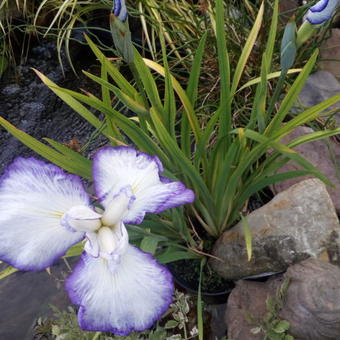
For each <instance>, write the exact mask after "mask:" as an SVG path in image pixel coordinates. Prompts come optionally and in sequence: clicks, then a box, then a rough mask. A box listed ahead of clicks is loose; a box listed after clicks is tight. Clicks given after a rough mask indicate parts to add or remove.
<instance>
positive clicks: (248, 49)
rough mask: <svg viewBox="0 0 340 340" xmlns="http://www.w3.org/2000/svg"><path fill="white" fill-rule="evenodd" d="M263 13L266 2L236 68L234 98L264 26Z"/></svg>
mask: <svg viewBox="0 0 340 340" xmlns="http://www.w3.org/2000/svg"><path fill="white" fill-rule="evenodd" d="M263 13H264V2H262V4H261V6H260V9H259V12H258V14H257V17H256V20H255V22H254V26H253V28H252V29H251V31H250V33H249V36H248V39H247V41H246V43H245V45H244V47H243V49H242V53H241V56H240V58H239V60H238V63H237V66H236V70H235V74H234V77H233V82H232V85H231V93H230V95H231V96H233V95H234V93H235V92H236V89H237V86H238V84H239V82H240V79H241V75H242V73H243V70H244V67H245V66H246V63H247V60H248V58H249V56H250V53H251V51H252V49H253V47H254V45H255V42H256V38H257V36H258V34H259V32H260V29H261V25H262V19H263Z"/></svg>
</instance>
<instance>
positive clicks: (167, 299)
mask: <svg viewBox="0 0 340 340" xmlns="http://www.w3.org/2000/svg"><path fill="white" fill-rule="evenodd" d="M130 246H131V245H130ZM131 247H133V248H134V249H136V250H137V251H138V252H140V253H141V255H142V256H144V257H146V258H147V259H148V261H150V262H152V263H153V265H155V266H157V267H158V268H159V269H160V270H161V272H162V274H163V275H164V277H165V280H166V282H167V287H168V292H169V294H168V295H167V296H164V298H163V304H162V305H161V306H160V309H159V311H158V312H157V313H156V314H155V316H154V317H153V318H152V319H151V320H150V321H149V322H148V323H147V324H146V325H144V327H143V328H138V327H133V326H131V327H125V328H117V327H104V328H102V327H98V326H96V325H94V324H91V323H89V322H85V321H83V315H84V313H85V311H86V306H85V305H82V303H81V299H80V297H79V296H78V294H77V293H76V290H75V289H73V288H72V286H74V283H73V281H74V280H75V278H76V277H77V276H79V275H80V274H81V271H82V270H83V269H84V268H85V266H86V261H87V259H86V258H87V257H88V256H89V255H87V254H86V253H83V254H82V256H81V258H80V261H79V262H78V264H77V265H76V267H75V269H74V270H73V273H72V274H71V275H70V276H69V277H68V278H67V280H66V281H65V289H66V291H67V292H68V294H69V297H70V299H71V301H72V303H73V304H76V305H79V306H80V307H79V312H78V322H79V325H80V327H81V329H83V330H87V331H95V332H98V331H100V332H110V333H113V334H116V335H119V336H127V335H129V334H130V333H131V332H141V331H144V330H146V329H149V328H151V327H152V326H153V325H154V324H155V322H156V321H157V320H159V319H160V318H161V317H162V315H163V314H164V313H165V312H166V311H167V310H168V308H169V306H170V304H171V302H172V296H173V293H174V283H173V279H172V275H171V273H170V272H169V270H168V269H167V268H166V267H165V266H163V265H161V264H159V263H158V261H157V260H156V259H155V258H154V257H153V256H152V255H151V254H150V253H146V252H143V251H142V250H140V249H139V248H136V247H134V246H131Z"/></svg>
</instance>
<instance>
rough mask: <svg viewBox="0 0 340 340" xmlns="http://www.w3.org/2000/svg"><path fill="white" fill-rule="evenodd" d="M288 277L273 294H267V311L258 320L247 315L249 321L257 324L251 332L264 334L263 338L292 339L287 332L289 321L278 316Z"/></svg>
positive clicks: (287, 285)
mask: <svg viewBox="0 0 340 340" xmlns="http://www.w3.org/2000/svg"><path fill="white" fill-rule="evenodd" d="M288 287H289V279H285V280H284V281H283V283H282V285H281V286H280V287H279V289H278V290H277V292H276V295H275V296H269V297H268V298H267V300H266V307H267V313H266V314H265V316H264V317H263V318H262V320H260V321H256V319H255V318H254V317H253V316H251V315H248V318H249V319H250V321H251V322H256V323H258V324H259V325H258V326H257V327H255V328H253V329H252V330H251V332H252V333H253V334H264V338H263V340H294V338H293V337H292V336H291V335H289V334H288V331H289V327H290V325H289V322H288V321H286V320H281V319H280V318H279V315H278V314H279V312H280V310H281V308H282V306H283V303H284V299H285V297H286V295H287V290H288Z"/></svg>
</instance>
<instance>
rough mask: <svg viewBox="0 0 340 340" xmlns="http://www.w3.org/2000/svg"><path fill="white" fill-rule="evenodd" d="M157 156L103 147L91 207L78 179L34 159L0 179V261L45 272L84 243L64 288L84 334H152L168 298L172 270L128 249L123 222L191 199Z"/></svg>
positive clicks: (13, 166)
mask: <svg viewBox="0 0 340 340" xmlns="http://www.w3.org/2000/svg"><path fill="white" fill-rule="evenodd" d="M162 172H163V167H162V164H161V162H160V161H159V159H158V158H157V157H153V156H149V155H147V154H145V153H141V152H137V151H136V150H135V149H133V148H131V147H106V148H103V149H101V150H99V151H98V152H97V153H96V154H95V156H94V159H93V178H94V188H95V194H96V196H97V197H98V199H99V201H100V203H101V205H102V207H103V209H99V208H95V207H93V206H91V203H90V197H89V195H88V194H87V193H86V191H85V190H84V186H83V184H82V182H81V180H80V178H79V177H78V176H75V175H70V174H67V173H65V172H64V171H63V170H61V169H60V168H58V167H57V166H55V165H52V164H47V163H45V162H42V161H39V160H36V159H34V158H27V159H25V158H17V159H16V160H15V161H14V162H13V163H12V164H11V165H9V167H8V168H7V169H6V171H5V173H4V175H3V176H2V178H1V179H0V260H2V261H5V262H8V263H9V264H11V265H12V266H14V267H15V268H18V269H21V270H42V269H44V268H47V267H49V266H51V265H52V264H53V263H54V262H55V261H56V260H57V259H58V258H59V257H61V256H63V255H64V254H65V253H66V251H67V249H68V248H70V247H71V246H72V245H74V244H76V243H78V242H80V241H82V240H83V241H84V252H83V254H82V256H81V258H80V261H79V262H78V264H77V265H76V267H75V269H74V270H73V272H72V274H71V275H70V276H69V277H68V278H67V280H66V282H65V288H66V290H67V292H68V294H69V296H70V298H71V301H72V302H73V303H74V304H76V305H79V312H78V322H79V324H80V327H81V328H82V329H84V330H89V331H104V332H112V333H115V334H117V335H124V336H125V335H128V334H129V333H130V332H132V331H143V330H145V329H147V328H150V327H151V326H152V325H153V324H154V322H155V321H156V320H158V319H159V318H160V317H161V316H162V314H163V313H164V312H165V311H166V310H167V308H168V307H169V304H170V303H171V299H172V294H173V282H172V277H171V274H170V273H169V271H168V270H167V269H166V268H165V267H164V266H162V265H160V264H159V263H158V262H157V261H156V260H155V259H154V258H153V257H152V255H151V254H149V253H145V252H143V251H141V250H140V249H138V248H136V247H134V246H132V245H130V244H129V241H128V234H127V231H126V228H125V224H126V223H129V224H139V223H141V222H142V221H143V219H144V216H145V214H146V213H159V212H162V211H164V210H165V209H168V208H171V207H176V206H179V205H182V204H185V203H191V202H193V200H194V193H193V192H192V191H191V190H189V189H187V188H186V187H185V186H184V185H183V184H182V183H181V182H173V181H171V180H170V179H168V178H165V177H162V176H160V174H161V173H162Z"/></svg>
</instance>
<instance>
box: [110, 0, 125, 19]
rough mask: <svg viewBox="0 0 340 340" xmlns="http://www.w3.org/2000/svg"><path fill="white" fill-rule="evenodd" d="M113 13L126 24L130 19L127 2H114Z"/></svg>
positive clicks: (116, 0) (117, 0)
mask: <svg viewBox="0 0 340 340" xmlns="http://www.w3.org/2000/svg"><path fill="white" fill-rule="evenodd" d="M112 13H113V14H114V15H115V16H116V17H118V18H119V20H120V21H122V22H125V21H126V19H127V17H128V12H127V8H126V3H125V0H114V1H113V7H112Z"/></svg>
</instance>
